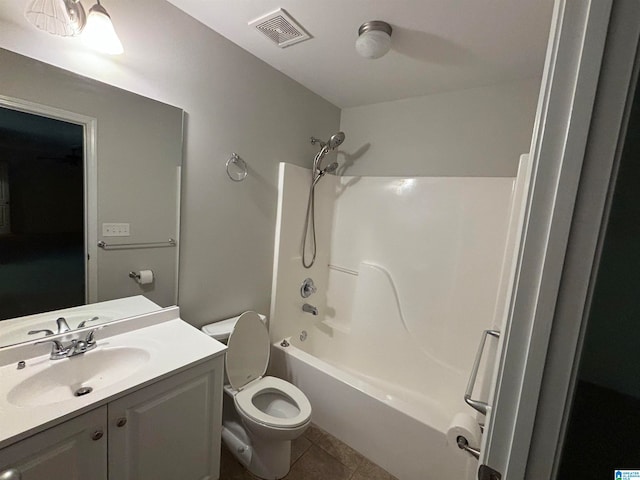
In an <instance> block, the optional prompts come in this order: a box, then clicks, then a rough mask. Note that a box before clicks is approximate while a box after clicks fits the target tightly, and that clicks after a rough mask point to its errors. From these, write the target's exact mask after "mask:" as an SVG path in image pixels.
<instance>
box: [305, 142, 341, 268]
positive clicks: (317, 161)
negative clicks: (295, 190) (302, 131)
mask: <svg viewBox="0 0 640 480" xmlns="http://www.w3.org/2000/svg"><path fill="white" fill-rule="evenodd" d="M344 139H345V135H344V132H338V133H336V134H334V135H332V136H331V138H329V141H327V142H323V141H322V140H320V139H318V138H315V137H311V144H312V145H315V144H316V143H318V144H320V151H319V152H318V153H316V156H315V157H314V158H313V166H312V168H311V188H310V189H309V199H308V200H307V214H306V216H305V221H304V235H303V237H302V266H303V267H304V268H311V266H312V265H313V264H314V263H315V261H316V253H317V245H316V220H315V210H316V208H315V188H316V185H317V183H318V182H319V181H320V179H321V178H322V177H324V176H325V175H326V174H327V173H333V172H335V171H336V169H337V168H338V162H333V163H331V164H329V165H327V166H326V167H325V168H322V159H323V158H324V157H326V156H327V154H328V153H329V152H331V151H332V150H335V149H336V148H338V147H339V146H340V145H342V142H344ZM309 229H311V260H310V261H309V262H307V259H306V251H307V239H308V237H309Z"/></svg>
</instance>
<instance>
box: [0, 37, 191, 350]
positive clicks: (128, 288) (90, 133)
mask: <svg viewBox="0 0 640 480" xmlns="http://www.w3.org/2000/svg"><path fill="white" fill-rule="evenodd" d="M0 64H2V66H3V68H2V70H3V78H2V82H1V83H0V347H2V346H7V345H11V344H15V343H19V342H23V341H30V340H34V339H36V338H39V337H41V336H44V335H46V334H47V332H46V331H45V332H39V333H32V334H29V332H30V331H33V330H51V331H54V332H56V333H57V328H58V327H59V325H58V324H57V322H56V320H57V318H59V317H60V316H63V317H64V316H65V315H66V323H67V324H68V326H69V327H70V328H71V329H74V328H77V327H78V326H79V325H83V326H85V325H87V324H88V322H92V324H96V325H97V324H100V323H104V322H107V321H112V320H116V319H120V318H123V317H127V316H132V315H136V314H139V313H145V312H147V311H151V310H153V309H158V308H162V307H166V306H169V305H174V304H176V303H177V277H178V244H179V238H178V236H179V225H180V221H179V211H180V204H179V202H180V169H181V164H182V127H183V111H182V110H181V109H179V108H176V107H173V106H170V105H166V104H163V103H160V102H157V101H155V100H151V99H149V98H145V97H142V96H140V95H136V94H133V93H131V92H127V91H125V90H121V89H118V88H115V87H112V86H110V85H107V84H104V83H101V82H98V81H95V80H91V79H88V78H85V77H82V76H80V75H77V74H74V73H71V72H68V71H65V70H62V69H59V68H56V67H53V66H51V65H47V64H44V63H42V62H39V61H37V60H34V59H32V58H28V57H24V56H22V55H19V54H16V53H13V52H10V51H7V50H3V49H0ZM141 271H142V272H148V271H151V272H153V281H149V282H142V283H141V282H139V281H138V279H137V278H136V276H135V275H131V276H130V272H133V273H135V274H137V273H138V272H141ZM143 276H144V277H149V275H148V274H146V275H143ZM119 299H121V300H119ZM61 311H62V313H61ZM83 321H84V324H83V323H82V322H83ZM58 323H59V322H58ZM87 326H88V325H87Z"/></svg>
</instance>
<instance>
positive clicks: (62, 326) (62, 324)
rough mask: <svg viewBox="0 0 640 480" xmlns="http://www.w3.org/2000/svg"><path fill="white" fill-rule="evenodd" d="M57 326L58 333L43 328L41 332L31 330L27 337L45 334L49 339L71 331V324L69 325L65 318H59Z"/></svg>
mask: <svg viewBox="0 0 640 480" xmlns="http://www.w3.org/2000/svg"><path fill="white" fill-rule="evenodd" d="M56 326H57V332H54V331H52V330H49V329H48V328H41V329H39V330H29V331H28V332H27V335H35V334H36V333H44V336H45V337H48V336H49V335H55V334H58V333H67V332H69V331H70V330H71V329H70V328H69V324H68V323H67V321H66V320H65V318H64V317H59V318H57V319H56Z"/></svg>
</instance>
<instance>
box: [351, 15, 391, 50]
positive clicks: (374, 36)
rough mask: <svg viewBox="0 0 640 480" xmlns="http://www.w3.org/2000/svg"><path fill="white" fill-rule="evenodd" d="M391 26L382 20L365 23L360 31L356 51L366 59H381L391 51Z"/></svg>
mask: <svg viewBox="0 0 640 480" xmlns="http://www.w3.org/2000/svg"><path fill="white" fill-rule="evenodd" d="M392 31H393V29H392V28H391V25H389V24H388V23H386V22H382V21H380V20H373V21H370V22H365V23H363V24H362V25H361V26H360V28H359V29H358V39H357V40H356V51H357V52H358V53H359V54H360V55H361V56H363V57H365V58H371V59H374V58H380V57H382V56H384V55H385V54H386V53H387V52H388V51H389V50H390V49H391V32H392Z"/></svg>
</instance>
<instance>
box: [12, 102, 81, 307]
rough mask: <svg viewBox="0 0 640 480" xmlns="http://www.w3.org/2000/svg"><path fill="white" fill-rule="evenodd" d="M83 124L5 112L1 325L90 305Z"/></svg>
mask: <svg viewBox="0 0 640 480" xmlns="http://www.w3.org/2000/svg"><path fill="white" fill-rule="evenodd" d="M83 145H84V128H83V126H82V125H78V124H74V123H69V122H64V121H61V120H56V119H52V118H47V117H43V116H39V115H34V114H31V113H26V112H21V111H17V110H12V109H8V108H3V107H0V320H2V319H6V318H12V317H17V316H23V315H30V314H33V313H39V312H44V311H48V310H56V309H60V308H66V307H71V306H76V305H82V304H84V303H85V302H86V292H85V285H86V279H85V267H86V260H85V258H86V257H85V255H86V254H85V234H84V224H85V200H84V199H85V172H84V170H85V168H84V165H85V162H84V149H83Z"/></svg>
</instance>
